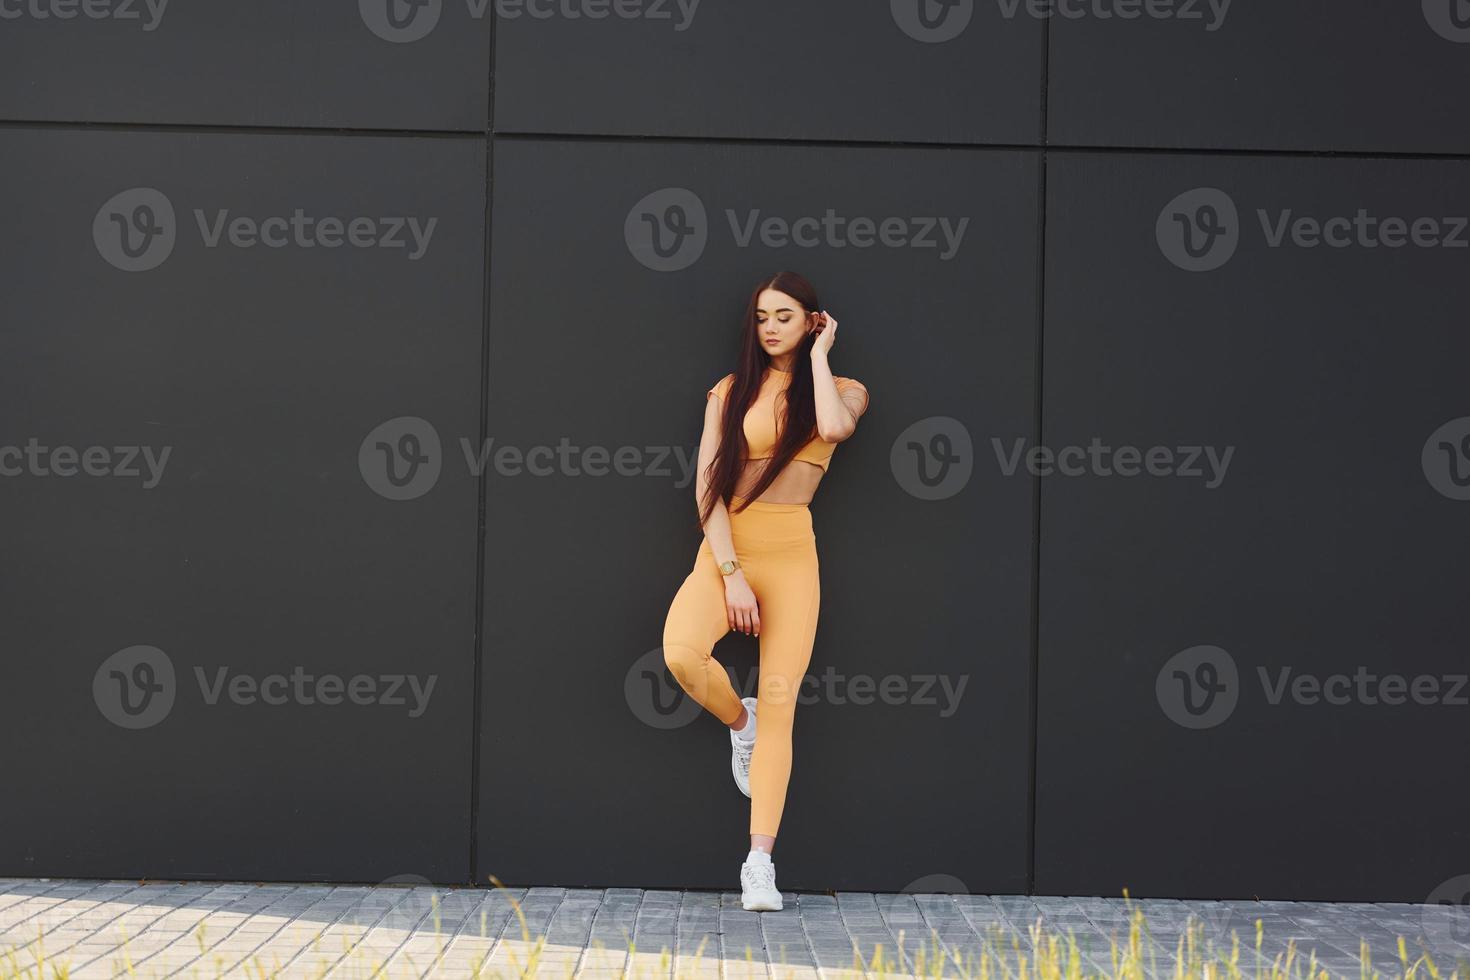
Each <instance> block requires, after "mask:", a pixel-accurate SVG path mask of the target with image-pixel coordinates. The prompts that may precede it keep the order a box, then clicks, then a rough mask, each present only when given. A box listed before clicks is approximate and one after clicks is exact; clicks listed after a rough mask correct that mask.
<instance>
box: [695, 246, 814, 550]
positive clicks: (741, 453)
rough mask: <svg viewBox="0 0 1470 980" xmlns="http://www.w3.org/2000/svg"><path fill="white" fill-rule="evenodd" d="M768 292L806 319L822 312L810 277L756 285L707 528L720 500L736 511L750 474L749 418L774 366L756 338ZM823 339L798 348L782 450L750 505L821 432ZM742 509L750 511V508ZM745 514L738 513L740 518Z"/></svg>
mask: <svg viewBox="0 0 1470 980" xmlns="http://www.w3.org/2000/svg"><path fill="white" fill-rule="evenodd" d="M767 289H776V290H780V291H781V292H783V293H785V294H786V295H788V296H790V297H791V298H792V299H794V300H796V302H797V303H799V304H800V305H801V307H802V311H803V314H804V316H803V321H805V314H811V313H815V312H817V311H818V310H820V309H821V308H822V304H821V302H820V301H819V300H818V299H817V291H816V288H815V287H813V286H812V284H811V283H810V282H808V281H807V279H806V277H805V276H802V275H800V274H798V273H795V272H778V273H776V274H775V275H774V276H772V277H770V278H769V279H764V280H762V281H761V282H759V283H757V284H756V287H755V288H754V289H752V290H751V291H750V301H749V302H748V303H746V306H745V319H744V320H743V321H742V323H741V328H740V338H741V339H740V361H739V364H738V365H737V366H736V368H735V381H734V383H733V384H732V385H731V386H730V390H729V392H728V393H727V396H726V398H725V408H724V415H723V417H722V418H721V420H720V433H721V436H720V450H719V452H718V453H716V454H715V458H714V459H713V460H711V461H710V464H709V467H708V468H707V469H706V471H705V472H706V475H707V479H708V485H707V486H706V488H705V495H704V499H703V500H702V501H700V510H699V523H700V525H701V526H703V525H704V522H705V521H707V520H709V516H710V514H712V513H713V512H714V509H715V500H716V499H719V500H723V501H724V502H725V506H726V507H729V506H730V498H731V497H732V496H733V495H734V493H735V485H736V482H737V481H738V479H739V477H740V473H741V471H742V470H743V469H744V464H745V462H746V459H745V456H746V453H747V452H748V451H749V450H748V448H747V446H746V444H745V413H746V412H747V411H749V410H750V406H751V404H752V403H753V402H754V401H755V400H756V398H757V396H759V395H760V389H761V380H762V378H763V377H764V376H765V371H766V368H767V367H768V366H769V365H770V363H771V355H770V354H767V353H766V351H765V348H764V347H763V346H762V345H761V342H760V338H759V337H758V336H757V335H756V328H757V324H756V320H755V316H756V306H757V304H758V302H759V300H760V295H761V293H763V292H764V291H766V290H767ZM816 340H817V335H816V334H815V333H812V332H810V331H808V332H807V334H806V335H805V336H804V337H803V338H802V340H801V341H800V343H798V345H797V348H796V351H795V356H794V358H793V359H792V362H791V383H790V385H789V386H787V388H786V391H785V395H786V411H785V414H784V415H783V414H782V413H781V411H780V409H779V407H778V409H777V415H776V417H777V419H779V420H781V423H780V425H779V426H778V427H777V428H778V433H777V437H776V448H775V449H773V450H772V451H771V452H772V456H771V460H770V462H769V463H767V464H766V468H765V471H764V472H763V473H762V474H761V477H760V479H759V480H757V481H756V485H755V486H754V487H752V488H751V489H750V490H749V491H748V492H747V493H746V494H745V497H746V502H747V504H748V503H749V502H750V501H752V500H755V499H756V498H757V497H759V496H760V495H761V494H762V493H764V492H765V490H766V488H767V487H768V486H770V485H771V481H773V480H775V479H776V477H777V476H778V475H779V474H780V472H781V471H782V470H783V469H785V468H786V464H787V463H789V462H791V460H792V459H793V458H794V457H795V456H796V454H797V453H798V452H800V451H801V447H802V446H805V445H806V444H807V443H808V442H810V441H811V440H812V438H813V436H815V435H816V432H817V400H816V390H815V389H814V388H813V387H812V345H813V344H815V343H816ZM740 510H744V505H742V506H741V508H740ZM738 512H739V511H732V513H738Z"/></svg>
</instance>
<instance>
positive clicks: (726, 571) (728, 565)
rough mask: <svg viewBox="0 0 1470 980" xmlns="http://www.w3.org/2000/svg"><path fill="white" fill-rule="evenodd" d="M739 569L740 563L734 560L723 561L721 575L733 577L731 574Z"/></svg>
mask: <svg viewBox="0 0 1470 980" xmlns="http://www.w3.org/2000/svg"><path fill="white" fill-rule="evenodd" d="M739 567H740V562H738V561H736V560H735V559H733V558H732V559H730V560H729V561H722V562H720V574H721V575H731V574H734V572H735V569H737V568H739Z"/></svg>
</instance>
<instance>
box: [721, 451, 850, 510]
mask: <svg viewBox="0 0 1470 980" xmlns="http://www.w3.org/2000/svg"><path fill="white" fill-rule="evenodd" d="M770 461H771V460H770V458H769V457H768V458H766V459H751V460H746V463H745V468H744V469H743V470H741V473H740V479H738V480H736V481H735V495H736V496H737V497H743V496H745V494H746V492H747V491H748V490H751V489H753V488H754V487H755V485H756V483H757V482H758V481H759V480H760V477H761V472H762V471H763V470H764V469H765V467H766V464H768V463H769V462H770ZM826 472H827V471H826V470H824V469H822V468H821V467H820V466H818V465H817V464H816V463H808V462H807V461H806V460H804V459H793V460H792V461H791V462H790V463H787V464H786V468H785V469H784V470H782V471H781V472H780V473H778V474H776V478H775V479H774V480H772V481H771V485H770V486H768V487H766V492H765V493H763V494H761V495H760V496H759V497H757V498H756V499H757V500H761V501H764V502H766V503H768V504H809V503H811V502H812V498H813V497H815V496H816V493H817V484H818V483H821V482H822V476H823V474H825V473H826Z"/></svg>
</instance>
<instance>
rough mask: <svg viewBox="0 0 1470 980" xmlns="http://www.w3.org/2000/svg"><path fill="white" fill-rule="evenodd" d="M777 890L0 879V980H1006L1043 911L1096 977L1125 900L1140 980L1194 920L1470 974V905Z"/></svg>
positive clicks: (1217, 935)
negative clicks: (37, 979) (1141, 947)
mask: <svg viewBox="0 0 1470 980" xmlns="http://www.w3.org/2000/svg"><path fill="white" fill-rule="evenodd" d="M783 894H784V896H785V906H786V907H785V908H784V909H783V910H782V911H780V912H760V913H757V912H746V911H744V910H743V909H742V908H741V907H740V894H739V892H734V891H656V890H644V889H640V888H606V889H601V888H596V889H576V888H503V889H496V888H470V887H447V886H434V885H423V884H419V885H409V886H394V885H377V886H370V885H322V884H251V883H245V882H226V883H220V882H168V881H150V882H136V881H107V880H100V879H45V878H0V978H4V980H10V978H11V977H15V976H27V975H29V976H32V977H34V976H35V975H36V966H37V960H38V956H39V958H40V959H41V960H42V961H43V962H44V963H45V964H47V966H46V969H45V976H46V977H47V978H50V977H51V976H52V975H53V974H52V972H51V966H53V965H58V964H60V963H63V962H64V963H67V964H68V965H69V967H70V974H69V976H70V977H73V978H77V980H86V978H92V977H114V976H119V975H122V976H128V975H132V976H136V977H140V978H146V977H166V976H177V977H229V978H237V977H238V978H246V977H252V978H253V977H263V976H272V975H276V976H282V977H329V978H343V980H347V978H367V977H381V978H385V980H387V978H397V977H444V978H459V977H472V976H476V975H478V976H481V977H497V976H498V977H512V976H527V975H534V976H538V977H574V976H575V977H586V978H590V980H613V978H628V980H634V978H638V977H663V976H679V977H697V978H715V977H721V978H724V977H732V978H733V977H741V978H743V977H756V976H758V977H767V978H772V980H776V978H786V977H802V978H826V977H856V976H866V977H875V976H940V975H942V976H948V977H962V976H970V975H976V976H978V975H979V973H980V959H981V957H982V956H984V955H986V953H987V952H988V953H989V955H991V956H992V957H993V958H995V959H993V960H992V963H991V968H990V970H989V975H990V976H993V977H994V976H1010V977H1013V976H1014V975H1015V974H1016V972H1017V964H1018V960H1017V956H1018V955H1020V954H1024V955H1025V956H1026V959H1027V963H1028V965H1029V964H1031V963H1034V958H1033V953H1034V943H1033V938H1034V936H1033V933H1032V932H1031V930H1030V928H1029V927H1030V926H1031V925H1032V924H1033V923H1035V922H1036V921H1037V920H1038V919H1040V920H1041V922H1042V925H1043V928H1044V929H1045V930H1047V931H1048V932H1050V933H1051V934H1053V935H1059V936H1061V937H1065V936H1066V935H1067V933H1068V932H1069V931H1070V932H1071V933H1072V935H1074V936H1075V937H1076V938H1077V942H1078V945H1079V947H1081V948H1082V949H1083V950H1084V955H1085V957H1086V961H1085V963H1084V964H1083V972H1084V973H1091V974H1101V975H1112V973H1113V969H1112V963H1111V956H1112V952H1111V947H1110V937H1113V938H1115V939H1116V940H1117V941H1118V942H1119V944H1120V946H1126V944H1127V941H1128V923H1129V918H1130V914H1131V910H1132V909H1141V910H1142V911H1143V914H1144V917H1145V920H1146V922H1147V924H1148V933H1147V935H1146V936H1145V938H1144V942H1145V944H1146V948H1147V949H1148V950H1149V951H1150V955H1147V956H1145V957H1144V960H1145V963H1144V973H1145V974H1146V975H1148V976H1160V977H1163V976H1172V975H1173V972H1174V958H1175V951H1176V947H1177V943H1178V940H1179V938H1180V936H1182V935H1184V934H1185V931H1186V928H1187V926H1188V925H1189V923H1190V922H1191V921H1193V922H1194V923H1196V924H1197V925H1196V927H1195V928H1196V930H1197V931H1196V935H1197V936H1198V937H1199V938H1200V939H1201V940H1203V941H1205V942H1208V943H1210V944H1211V946H1212V947H1213V948H1214V949H1218V950H1221V951H1223V952H1227V953H1228V950H1229V948H1230V943H1231V934H1232V932H1234V933H1235V934H1236V935H1237V936H1238V937H1239V940H1240V954H1241V958H1240V961H1239V965H1240V968H1241V971H1242V972H1243V973H1245V974H1246V976H1248V977H1253V976H1255V964H1256V963H1257V962H1258V961H1257V952H1256V939H1255V937H1256V926H1255V923H1256V920H1260V921H1261V924H1262V929H1263V936H1264V941H1263V942H1262V945H1261V951H1260V957H1261V959H1262V960H1264V961H1265V963H1266V965H1267V966H1269V963H1270V961H1271V960H1272V959H1273V958H1274V957H1277V956H1278V955H1281V956H1283V958H1284V954H1285V951H1286V949H1287V945H1288V942H1289V941H1294V942H1295V947H1296V949H1297V951H1298V953H1299V954H1300V955H1301V956H1302V957H1305V956H1306V954H1307V953H1309V952H1310V951H1311V950H1315V951H1316V953H1317V962H1318V964H1319V966H1320V967H1321V968H1323V969H1326V970H1327V971H1328V972H1329V973H1331V974H1332V975H1333V976H1343V977H1359V976H1360V975H1362V971H1363V968H1364V964H1363V963H1362V962H1361V961H1360V960H1359V957H1358V952H1359V940H1360V939H1366V940H1367V941H1368V943H1369V947H1370V953H1369V964H1370V966H1369V973H1368V975H1370V976H1371V973H1372V971H1374V970H1376V971H1377V972H1378V973H1379V974H1380V975H1382V976H1387V977H1393V976H1400V975H1402V974H1403V973H1404V969H1403V964H1402V962H1401V961H1400V959H1399V955H1398V951H1397V946H1398V938H1399V937H1400V936H1402V937H1403V938H1404V940H1405V942H1406V943H1407V948H1408V954H1409V958H1410V961H1411V962H1412V961H1413V960H1414V959H1416V958H1417V957H1418V956H1419V955H1420V954H1421V953H1424V952H1428V953H1429V954H1430V955H1432V956H1433V958H1434V960H1435V963H1436V966H1437V968H1438V970H1439V972H1440V974H1441V975H1442V976H1449V974H1450V972H1451V971H1452V970H1454V969H1455V968H1456V966H1457V964H1458V966H1459V972H1460V976H1461V977H1462V978H1463V977H1467V976H1470V910H1467V909H1466V908H1465V907H1458V906H1456V907H1452V906H1445V905H1402V904H1358V903H1351V904H1349V903H1332V904H1328V903H1312V902H1238V901H1231V902H1204V901H1179V900H1174V899H1144V900H1133V901H1132V902H1131V903H1129V902H1128V901H1127V900H1125V899H1123V898H1093V897H1056V898H1053V897H1042V896H1017V895H969V894H942V893H923V894H910V893H897V894H890V893H879V894H874V893H869V892H838V893H836V894H835V895H833V894H825V893H809V892H785V893H783ZM517 906H518V907H519V914H518V913H517ZM521 916H524V920H525V921H524V929H523V925H522V921H521ZM1042 942H1046V938H1045V936H1044V935H1043V936H1042ZM537 947H539V951H538V949H537ZM880 947H881V951H880ZM533 953H537V955H535V957H534V960H533ZM936 955H937V956H939V957H940V958H941V959H942V960H943V967H944V968H943V971H942V973H941V972H940V970H939V969H938V968H937V966H936V960H935V957H936ZM856 956H860V957H861V962H862V966H861V967H859V964H858V961H857V960H856V959H855V957H856ZM921 956H922V958H921ZM997 959H998V960H1001V961H1004V963H1005V964H1006V966H1005V967H1002V966H1001V964H1000V963H999V962H996V960H997ZM477 968H478V970H479V972H478V974H477V973H476V969H477ZM27 970H29V971H30V972H29V974H27V972H26V971H27ZM130 970H131V974H130V973H129V971H130ZM885 970H886V972H885ZM1418 974H1419V975H1420V976H1424V975H1426V970H1425V969H1424V967H1423V966H1422V965H1421V966H1420V968H1419V970H1418ZM1296 975H1304V972H1301V971H1299V972H1298V973H1297V974H1296Z"/></svg>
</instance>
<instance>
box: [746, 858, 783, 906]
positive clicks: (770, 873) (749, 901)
mask: <svg viewBox="0 0 1470 980" xmlns="http://www.w3.org/2000/svg"><path fill="white" fill-rule="evenodd" d="M740 904H741V905H743V906H744V907H745V911H747V912H779V911H781V892H780V890H779V889H777V888H776V865H775V864H774V863H773V862H769V861H752V860H750V859H749V858H746V861H745V863H744V864H742V865H741V866H740Z"/></svg>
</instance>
